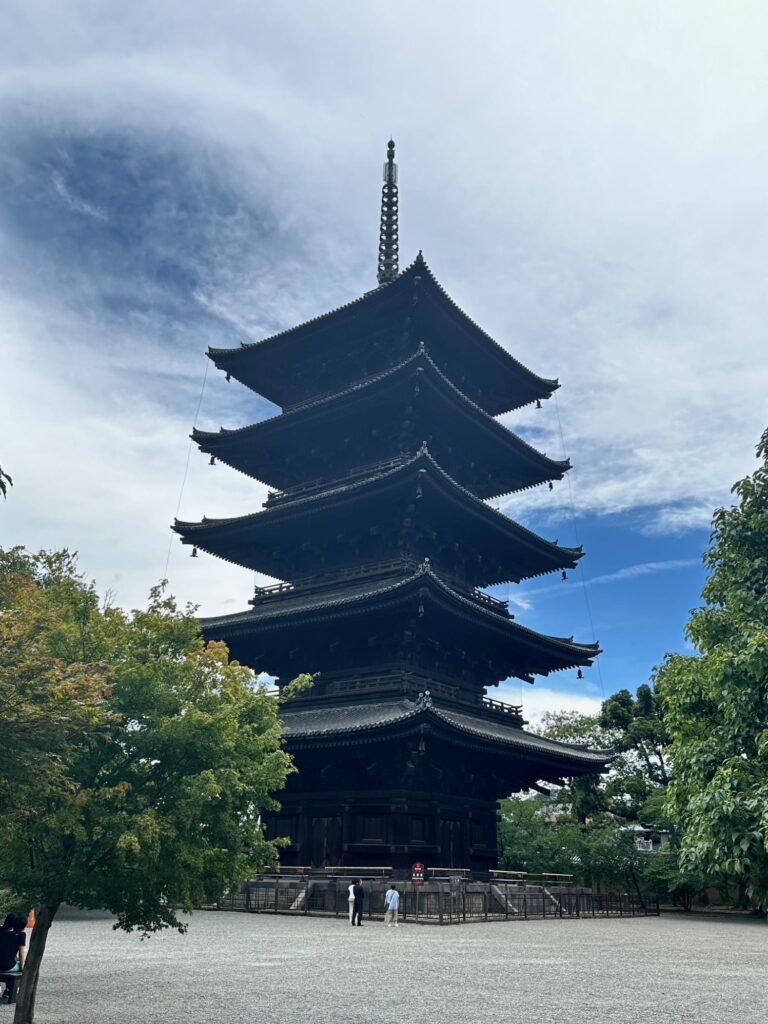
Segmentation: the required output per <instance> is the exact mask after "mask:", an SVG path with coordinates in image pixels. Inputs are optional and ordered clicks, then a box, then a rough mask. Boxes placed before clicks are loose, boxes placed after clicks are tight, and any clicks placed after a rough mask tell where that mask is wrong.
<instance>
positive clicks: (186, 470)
mask: <svg viewBox="0 0 768 1024" xmlns="http://www.w3.org/2000/svg"><path fill="white" fill-rule="evenodd" d="M210 365H211V361H210V359H209V358H208V356H206V357H205V373H204V374H203V385H202V387H201V388H200V397H199V398H198V400H197V408H196V409H195V419H194V422H193V423H192V432H193V433H194V430H195V427H196V426H197V420H198V417H199V415H200V407H201V406H202V404H203V394H204V393H205V382H206V381H207V380H208V367H209V366H210ZM193 443H194V440H193V438H192V435H190V438H189V445H188V447H187V461H186V463H185V465H184V476H183V477H182V479H181V488H180V490H179V500H178V502H177V504H176V516H175V518H176V519H178V518H179V512H180V511H181V499H182V498H183V496H184V488H185V486H186V483H187V476H188V475H189V461H190V459H191V457H192V445H193ZM175 539H176V535H175V534H174V533H171V537H170V540H169V541H168V554H167V555H166V556H165V571H164V572H163V581H164V583H167V582H168V566H169V564H170V561H171V548H172V546H173V542H174V540H175Z"/></svg>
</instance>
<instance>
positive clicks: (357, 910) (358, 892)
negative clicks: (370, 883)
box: [352, 878, 365, 928]
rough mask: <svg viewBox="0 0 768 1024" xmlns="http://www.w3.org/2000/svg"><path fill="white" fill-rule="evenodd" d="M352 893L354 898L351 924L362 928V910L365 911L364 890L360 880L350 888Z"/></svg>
mask: <svg viewBox="0 0 768 1024" xmlns="http://www.w3.org/2000/svg"><path fill="white" fill-rule="evenodd" d="M352 893H353V895H354V897H355V902H354V909H353V911H352V924H353V925H356V924H357V925H359V926H360V927H361V928H362V927H363V910H364V909H365V889H364V888H363V880H362V878H358V880H357V881H356V882H355V884H354V885H353V887H352Z"/></svg>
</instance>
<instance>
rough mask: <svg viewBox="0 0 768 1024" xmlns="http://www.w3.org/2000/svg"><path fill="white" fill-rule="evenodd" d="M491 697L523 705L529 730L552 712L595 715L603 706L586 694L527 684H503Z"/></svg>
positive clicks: (598, 700) (599, 700)
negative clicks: (574, 712) (575, 712)
mask: <svg viewBox="0 0 768 1024" xmlns="http://www.w3.org/2000/svg"><path fill="white" fill-rule="evenodd" d="M489 696H491V697H493V698H494V699H495V700H503V701H505V702H506V703H507V704H520V703H522V705H523V716H524V717H525V719H526V721H527V722H528V723H529V725H528V726H527V728H530V727H531V726H535V725H537V724H538V723H539V722H541V719H542V717H543V716H544V715H545V714H546V713H547V712H550V711H578V712H579V713H580V714H582V715H595V714H597V713H598V711H599V710H600V706H601V704H602V700H601V699H600V698H598V697H592V696H589V695H588V694H585V693H571V692H570V691H567V690H557V689H554V688H553V687H549V686H539V685H538V684H536V685H535V686H529V685H527V684H525V683H523V684H522V685H515V684H514V683H503V684H502V685H501V686H499V687H498V688H497V689H494V690H493V691H492V692H491V693H490V694H489Z"/></svg>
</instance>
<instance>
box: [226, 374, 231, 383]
mask: <svg viewBox="0 0 768 1024" xmlns="http://www.w3.org/2000/svg"><path fill="white" fill-rule="evenodd" d="M231 380H232V374H231V373H228V374H227V377H226V381H227V384H229V382H230V381H231Z"/></svg>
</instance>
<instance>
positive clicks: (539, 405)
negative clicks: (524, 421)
mask: <svg viewBox="0 0 768 1024" xmlns="http://www.w3.org/2000/svg"><path fill="white" fill-rule="evenodd" d="M536 408H537V409H540V408H541V402H540V401H539V399H538V398H537V399H536Z"/></svg>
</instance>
